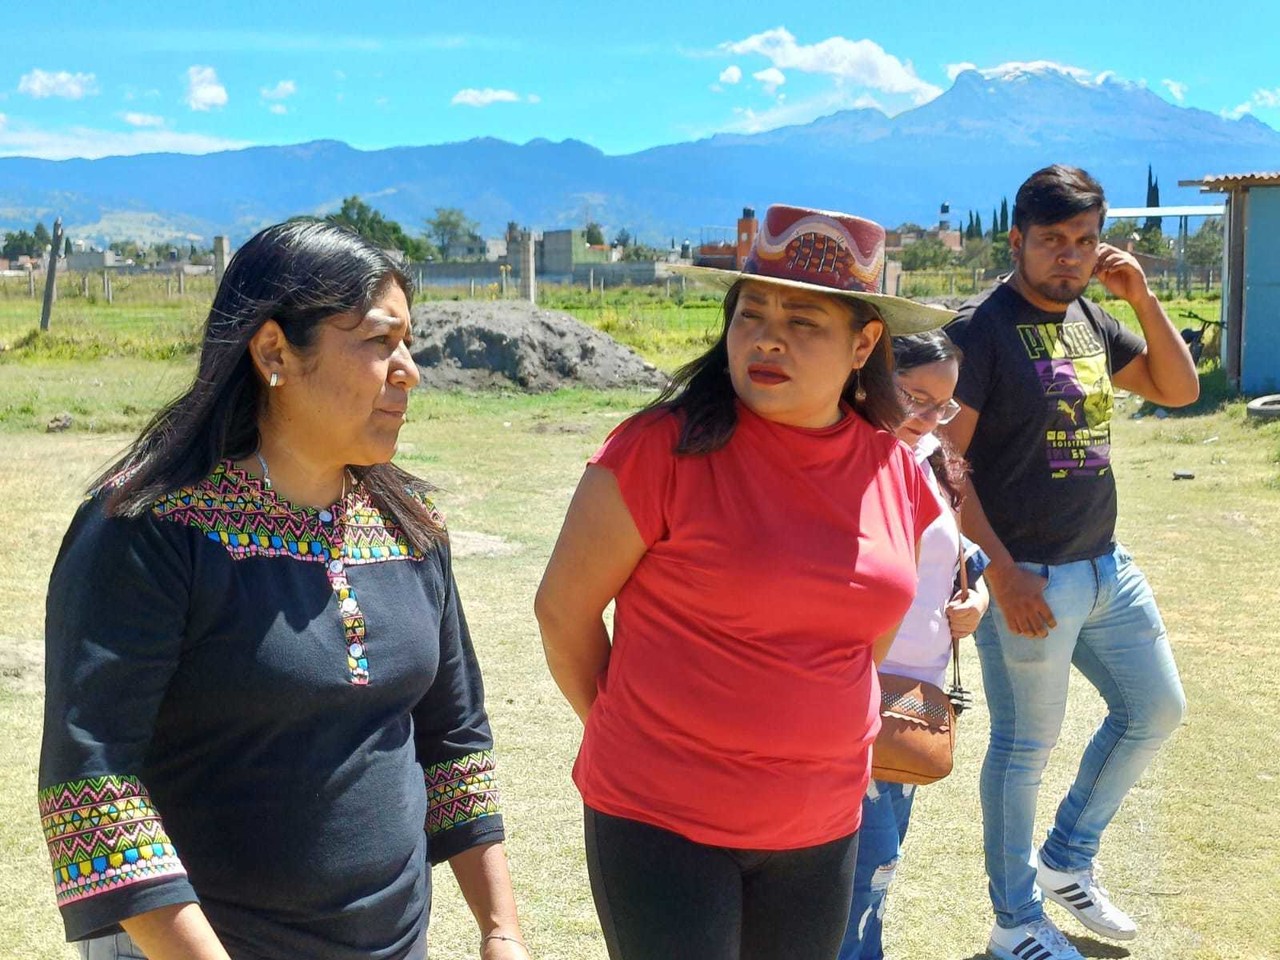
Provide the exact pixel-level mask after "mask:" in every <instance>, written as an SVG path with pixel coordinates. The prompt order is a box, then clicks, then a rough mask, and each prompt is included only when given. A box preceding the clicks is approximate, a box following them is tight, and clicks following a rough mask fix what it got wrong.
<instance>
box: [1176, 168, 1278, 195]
mask: <svg viewBox="0 0 1280 960" xmlns="http://www.w3.org/2000/svg"><path fill="white" fill-rule="evenodd" d="M1178 186H1180V187H1200V188H1201V189H1202V190H1213V191H1222V190H1234V189H1235V188H1236V187H1280V170H1277V171H1271V172H1258V173H1220V174H1215V175H1213V176H1208V177H1201V178H1200V179H1199V180H1179V181H1178Z"/></svg>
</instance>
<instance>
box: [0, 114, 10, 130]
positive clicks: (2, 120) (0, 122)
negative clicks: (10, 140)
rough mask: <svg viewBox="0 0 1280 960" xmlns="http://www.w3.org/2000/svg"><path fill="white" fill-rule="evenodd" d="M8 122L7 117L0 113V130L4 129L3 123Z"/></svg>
mask: <svg viewBox="0 0 1280 960" xmlns="http://www.w3.org/2000/svg"><path fill="white" fill-rule="evenodd" d="M8 122H9V118H8V117H6V116H5V115H4V114H3V113H0V130H3V129H4V125H5V124H6V123H8Z"/></svg>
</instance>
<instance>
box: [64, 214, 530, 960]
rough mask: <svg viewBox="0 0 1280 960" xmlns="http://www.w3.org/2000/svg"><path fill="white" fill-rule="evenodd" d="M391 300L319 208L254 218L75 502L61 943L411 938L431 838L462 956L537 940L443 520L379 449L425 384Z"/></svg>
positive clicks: (219, 946)
mask: <svg viewBox="0 0 1280 960" xmlns="http://www.w3.org/2000/svg"><path fill="white" fill-rule="evenodd" d="M409 296H410V285H409V281H408V279H407V277H406V276H405V275H404V274H403V273H402V272H401V271H400V270H398V269H397V268H396V266H395V265H394V263H392V262H391V261H390V260H389V259H388V258H387V257H386V256H385V255H384V254H383V253H382V252H381V251H379V250H377V249H376V248H374V247H372V246H371V245H369V244H367V243H365V242H364V241H362V240H360V239H359V238H358V237H356V236H355V235H354V234H351V233H349V232H347V231H345V230H342V229H340V228H338V227H335V226H332V225H329V224H324V223H318V222H309V221H294V222H290V223H287V224H280V225H278V226H275V227H270V228H268V229H266V230H264V231H262V232H261V233H259V234H258V235H257V236H255V237H254V238H253V239H251V240H250V241H249V242H248V243H247V244H246V245H245V246H244V247H243V248H242V249H241V250H240V251H239V252H238V253H237V255H236V257H235V258H234V259H233V260H232V262H231V264H230V265H229V266H228V269H227V273H226V276H225V277H224V278H223V281H222V283H221V285H220V286H219V288H218V292H217V294H216V296H215V299H214V303H213V308H212V310H211V312H210V315H209V319H208V323H207V326H206V332H205V339H204V345H203V348H202V352H201V357H200V367H199V371H198V374H197V376H196V379H195V382H194V383H193V384H192V386H191V388H190V389H189V390H188V391H187V392H186V393H185V394H184V395H183V396H181V397H180V398H178V399H177V400H175V401H174V402H173V403H172V404H171V405H170V406H169V407H167V408H166V409H164V410H163V411H161V413H160V414H158V415H157V416H156V418H155V420H153V422H152V423H151V424H150V425H149V426H148V427H147V428H146V429H145V430H144V431H143V433H142V435H141V436H140V437H139V438H138V440H137V441H136V442H135V443H134V444H133V446H132V448H131V449H130V450H129V451H128V452H127V453H126V454H125V455H124V457H123V458H122V459H121V460H120V461H119V462H118V463H116V464H115V465H114V466H113V467H112V468H111V469H110V470H108V471H107V472H106V473H105V474H104V475H103V477H102V478H101V481H102V482H101V483H100V484H99V486H98V489H97V490H95V492H94V493H93V494H92V495H91V496H90V497H89V499H88V500H87V501H86V502H85V503H84V505H83V506H82V507H81V508H80V510H79V511H78V512H77V514H76V517H75V519H74V520H73V521H72V524H71V528H70V530H69V531H68V533H67V536H66V539H65V540H64V542H63V545H62V550H61V552H60V553H59V556H58V560H57V563H56V564H55V566H54V571H53V575H52V578H51V581H50V585H49V602H48V614H47V625H46V646H47V667H46V687H47V698H46V714H45V730H44V746H43V750H42V756H41V764H40V796H39V803H40V815H41V821H42V825H43V828H44V833H45V837H46V840H47V842H48V845H49V851H50V857H51V860H52V865H53V882H54V887H55V890H56V893H57V898H58V903H59V906H60V908H61V910H62V915H63V921H64V924H65V927H66V931H67V937H68V939H69V940H80V941H84V940H88V939H90V938H95V937H101V936H104V935H106V934H111V933H115V932H117V931H118V930H119V929H120V928H121V927H123V929H124V931H125V932H127V933H128V934H129V935H130V936H131V937H132V939H133V940H134V941H135V942H136V944H137V945H138V946H139V947H140V949H141V950H142V951H143V952H145V954H146V956H147V957H149V958H151V960H165V958H169V957H183V958H198V960H205V958H218V960H225V958H227V957H231V958H234V960H277V958H279V960H284V958H290V960H292V958H298V957H316V958H326V960H327V958H332V960H356V958H361V960H368V958H380V960H381V958H385V960H407V958H419V957H424V956H425V950H426V947H425V940H426V926H427V911H428V909H429V905H430V889H431V870H430V866H431V864H432V863H438V862H441V861H443V860H448V861H449V862H450V865H451V866H452V867H453V869H454V873H455V875H456V876H457V879H458V882H459V885H460V887H461V888H462V892H463V894H464V896H465V897H466V899H467V901H468V903H469V904H470V906H471V908H472V911H473V913H474V914H475V916H476V919H477V922H478V924H479V926H480V937H481V941H480V950H481V956H482V957H483V958H485V960H523V958H525V957H526V956H527V953H526V952H525V949H524V946H523V943H522V942H521V936H520V931H519V928H518V926H517V922H516V915H515V905H514V900H513V898H512V894H511V885H510V879H509V876H508V874H507V867H506V860H505V855H504V852H503V847H502V843H501V841H502V839H503V826H502V817H501V814H500V813H499V809H498V794H497V788H496V780H495V773H494V764H493V752H492V746H493V744H492V738H491V735H490V731H489V722H488V718H487V716H486V714H485V709H484V696H483V689H482V685H481V680H480V673H479V669H478V667H477V664H476V660H475V656H474V653H473V650H472V646H471V641H470V637H469V635H468V632H467V626H466V621H465V619H464V617H463V614H462V609H461V607H460V605H459V603H458V598H457V593H456V589H455V585H454V579H453V573H452V568H451V559H450V552H449V542H448V537H447V535H446V534H445V532H444V527H443V522H442V521H441V519H440V517H439V515H438V514H437V513H436V512H435V510H434V508H433V507H432V506H431V503H430V501H429V499H428V498H427V492H428V490H429V489H430V488H429V487H428V486H427V485H426V484H425V483H423V482H422V481H420V480H418V479H416V478H414V477H412V476H410V475H409V474H406V473H404V472H403V471H401V470H399V469H398V468H397V467H394V466H392V465H391V464H390V463H389V461H390V459H391V456H392V454H393V453H394V450H395V443H396V438H397V435H398V433H399V430H400V426H401V424H402V423H403V420H404V411H405V407H406V404H407V401H408V393H409V390H410V389H412V388H413V386H414V385H415V384H416V383H417V381H418V373H417V368H416V366H415V365H414V362H413V359H412V357H411V356H410V355H409V339H410V335H411V334H410V327H409ZM82 949H85V950H86V955H88V954H87V948H83V947H82Z"/></svg>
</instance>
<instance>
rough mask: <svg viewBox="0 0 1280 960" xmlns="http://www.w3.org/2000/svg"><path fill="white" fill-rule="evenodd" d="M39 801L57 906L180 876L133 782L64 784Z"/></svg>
mask: <svg viewBox="0 0 1280 960" xmlns="http://www.w3.org/2000/svg"><path fill="white" fill-rule="evenodd" d="M39 801H40V826H41V828H42V829H43V830H44V839H45V842H46V843H47V844H48V846H49V859H50V861H51V862H52V864H53V886H54V890H55V892H56V893H57V898H58V906H59V907H63V906H66V905H67V904H71V903H75V902H76V901H78V900H84V899H85V898H87V897H93V896H97V895H98V894H101V893H108V892H110V891H113V890H119V889H121V888H123V887H126V886H128V885H130V884H133V883H138V882H139V881H142V880H155V879H158V878H161V877H185V876H186V873H187V871H186V869H185V868H184V867H183V866H182V861H181V860H179V859H178V855H177V853H176V852H175V851H174V849H173V844H172V843H170V842H169V837H168V835H167V834H166V833H165V830H164V824H163V823H161V821H160V815H159V814H158V813H157V812H156V808H155V807H154V806H152V804H151V797H150V796H148V794H147V791H146V788H145V787H143V786H142V784H141V783H140V782H139V781H138V778H137V777H114V776H107V777H89V778H87V779H84V780H70V781H68V782H66V783H59V784H55V785H53V786H51V787H45V788H44V789H43V790H41V791H40V793H39Z"/></svg>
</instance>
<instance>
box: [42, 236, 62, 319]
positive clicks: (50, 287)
mask: <svg viewBox="0 0 1280 960" xmlns="http://www.w3.org/2000/svg"><path fill="white" fill-rule="evenodd" d="M61 250H62V218H61V217H59V218H58V219H57V220H55V221H53V242H52V243H51V244H50V245H49V268H48V269H47V270H46V271H45V275H44V308H43V309H42V310H41V311H40V329H41V330H48V329H49V316H50V314H52V313H53V296H54V293H55V292H56V290H57V286H56V285H57V282H58V253H59V252H60V251H61Z"/></svg>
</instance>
